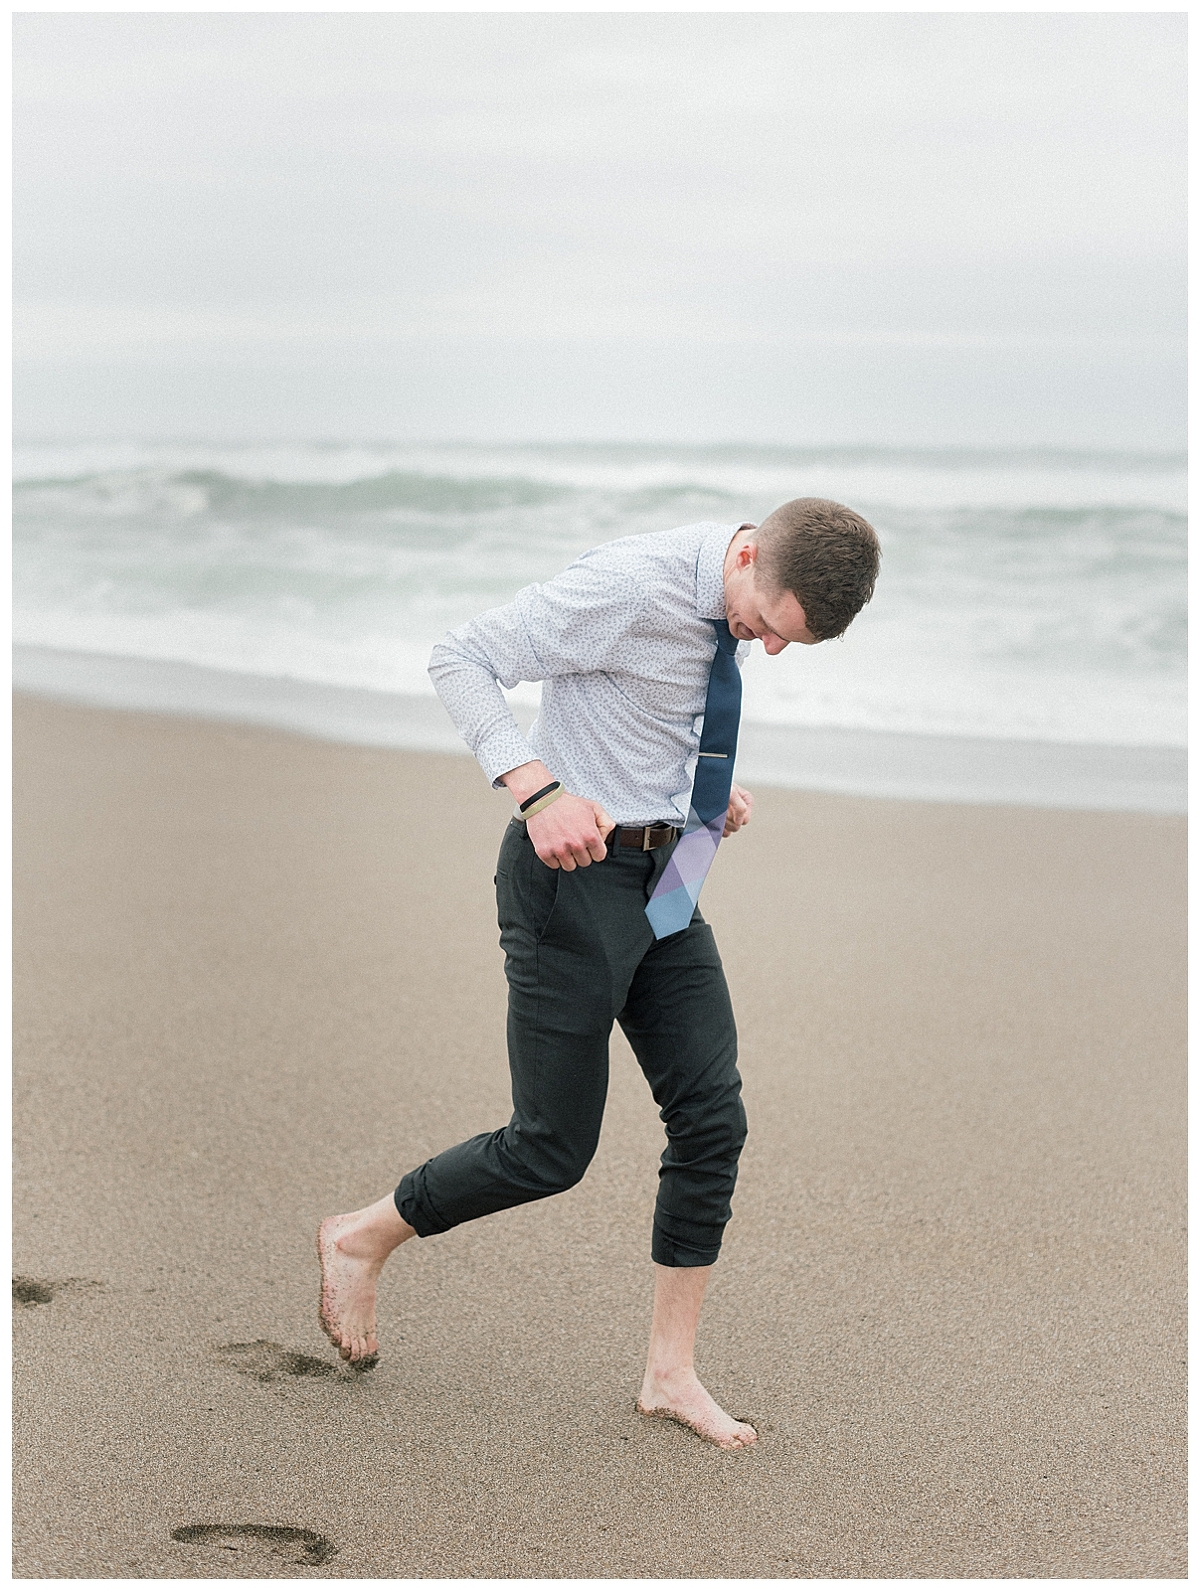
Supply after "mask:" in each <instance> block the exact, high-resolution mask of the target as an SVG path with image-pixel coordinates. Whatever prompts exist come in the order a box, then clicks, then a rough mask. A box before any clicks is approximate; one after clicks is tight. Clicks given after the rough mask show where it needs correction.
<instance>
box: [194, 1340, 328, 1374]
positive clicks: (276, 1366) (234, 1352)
mask: <svg viewBox="0 0 1200 1591" xmlns="http://www.w3.org/2000/svg"><path fill="white" fill-rule="evenodd" d="M216 1352H217V1353H218V1354H219V1355H220V1357H221V1358H222V1359H223V1360H224V1361H225V1362H226V1364H228V1365H230V1366H231V1367H232V1368H233V1369H234V1370H236V1371H237V1372H238V1374H239V1375H243V1376H253V1377H254V1379H255V1380H256V1381H278V1380H279V1379H280V1378H281V1377H283V1376H301V1377H303V1376H316V1377H320V1376H340V1372H341V1366H340V1365H335V1364H330V1362H329V1360H328V1359H317V1358H315V1357H314V1356H313V1355H312V1354H310V1353H298V1352H297V1351H296V1349H295V1348H285V1347H284V1346H283V1345H282V1343H278V1342H268V1341H267V1339H266V1338H265V1337H259V1338H258V1340H257V1341H256V1342H227V1343H225V1344H223V1345H222V1346H221V1347H219V1348H218V1349H217V1350H216ZM342 1379H345V1378H344V1377H342Z"/></svg>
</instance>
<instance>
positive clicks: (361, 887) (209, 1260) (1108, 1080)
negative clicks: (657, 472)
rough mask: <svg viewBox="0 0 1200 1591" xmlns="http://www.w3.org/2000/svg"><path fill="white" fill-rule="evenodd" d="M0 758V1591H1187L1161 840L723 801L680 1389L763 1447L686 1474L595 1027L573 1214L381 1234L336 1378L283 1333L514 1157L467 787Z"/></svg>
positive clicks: (387, 770) (496, 805)
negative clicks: (336, 1243) (417, 1177)
mask: <svg viewBox="0 0 1200 1591" xmlns="http://www.w3.org/2000/svg"><path fill="white" fill-rule="evenodd" d="M16 730H17V796H16V803H17V804H16V813H17V851H16V862H17V937H16V1096H15V1097H16V1107H15V1108H16V1237H15V1250H14V1270H15V1271H16V1272H17V1273H18V1274H19V1275H20V1276H22V1277H24V1278H26V1279H27V1280H26V1282H25V1284H24V1285H23V1293H22V1296H23V1300H24V1301H22V1302H19V1303H17V1304H16V1305H15V1306H14V1312H15V1316H16V1322H15V1324H16V1330H15V1341H16V1360H15V1363H16V1384H15V1385H16V1391H15V1407H16V1432H17V1434H16V1448H15V1478H16V1505H15V1517H14V1533H15V1541H16V1559H15V1564H16V1573H17V1574H18V1575H21V1576H100V1577H114V1576H127V1575H128V1576H164V1577H173V1578H178V1577H201V1578H208V1577H230V1576H247V1577H260V1578H261V1577H267V1576H285V1577H301V1578H305V1577H309V1578H325V1577H335V1578H338V1577H366V1576H381V1577H388V1578H400V1577H407V1576H422V1577H425V1576H428V1577H460V1576H461V1577H466V1576H497V1577H525V1576H528V1577H535V1578H557V1577H564V1576H565V1577H642V1576H644V1577H653V1578H675V1577H717V1576H743V1575H744V1576H762V1577H766V1578H784V1577H820V1576H834V1577H847V1576H864V1577H882V1578H900V1577H912V1576H933V1577H965V1578H985V1577H997V1576H1000V1577H1002V1576H1014V1577H1027V1578H1035V1577H1036V1578H1051V1577H1069V1576H1081V1577H1104V1576H1114V1577H1123V1578H1124V1577H1178V1576H1182V1575H1183V1574H1184V1572H1185V1560H1184V1556H1183V1446H1182V1444H1183V1434H1184V1425H1183V1414H1184V1406H1183V1395H1184V1381H1183V1376H1184V1366H1183V1269H1182V1267H1183V1237H1184V1234H1183V1207H1182V1196H1183V1170H1184V1167H1183V1126H1184V1122H1183V1081H1184V1078H1183V1043H1184V1022H1183V999H1184V959H1183V958H1184V917H1183V905H1184V902H1183V868H1184V825H1183V820H1182V819H1180V818H1175V817H1158V816H1144V815H1139V816H1129V815H1120V814H1111V813H1107V814H1106V813H1072V812H1049V811H1037V810H1022V809H1018V808H1002V807H955V806H945V805H933V804H930V805H922V804H919V803H904V802H888V801H870V800H859V799H855V798H851V797H845V796H816V795H804V794H800V793H796V792H787V791H775V790H763V791H762V792H761V793H760V795H759V805H758V809H757V815H756V818H755V822H754V824H753V826H752V827H751V829H750V830H748V831H747V832H746V833H745V834H744V835H740V836H738V837H737V838H736V839H735V840H732V841H730V842H729V843H728V844H727V846H726V847H724V848H723V850H722V854H721V856H720V858H719V859H718V862H717V865H716V867H715V869H714V872H713V874H712V876H711V877H710V880H709V883H708V885H707V887H706V891H705V897H704V905H705V910H706V914H707V915H708V917H709V919H710V921H712V922H713V924H714V926H715V928H716V932H717V936H718V940H719V942H720V944H721V946H722V950H723V954H724V957H725V962H726V966H727V969H728V972H729V977H730V983H731V987H732V990H733V995H734V1002H735V1005H736V1008H737V1012H738V1019H739V1024H740V1029H741V1035H742V1072H743V1076H744V1078H745V1098H746V1105H747V1111H748V1114H749V1118H750V1129H751V1136H750V1140H749V1143H748V1145H747V1148H746V1151H745V1153H744V1155H743V1158H742V1169H741V1179H740V1182H739V1187H738V1192H737V1196H736V1198H735V1204H734V1216H735V1218H734V1221H733V1222H732V1224H731V1226H730V1227H729V1230H728V1233H727V1237H726V1246H725V1253H724V1256H723V1258H722V1260H721V1262H720V1264H719V1266H718V1268H717V1270H716V1272H715V1273H714V1280H713V1285H712V1288H711V1291H710V1296H709V1301H708V1305H707V1307H706V1312H705V1317H704V1320H703V1322H702V1325H701V1340H700V1343H699V1350H698V1365H699V1368H700V1371H701V1374H702V1376H703V1377H704V1378H705V1380H706V1381H707V1382H708V1384H709V1385H710V1387H711V1388H712V1390H713V1391H714V1392H715V1393H716V1394H717V1396H718V1397H719V1398H720V1399H721V1400H722V1401H724V1402H725V1404H726V1406H727V1407H728V1408H729V1409H730V1410H731V1412H733V1413H734V1414H736V1415H738V1416H739V1417H741V1418H745V1419H749V1420H751V1421H753V1422H754V1423H755V1424H756V1425H758V1427H759V1428H760V1430H761V1432H762V1436H761V1439H760V1441H759V1443H758V1445H757V1447H756V1448H754V1449H752V1450H750V1451H748V1452H741V1453H724V1452H720V1451H718V1450H717V1449H714V1448H712V1447H709V1446H707V1445H705V1444H704V1443H702V1442H701V1441H699V1440H698V1439H697V1438H696V1437H695V1436H693V1435H691V1434H690V1433H689V1432H687V1431H686V1430H683V1429H682V1428H680V1427H679V1426H676V1425H672V1424H670V1423H668V1422H665V1421H649V1420H643V1419H641V1418H640V1417H639V1416H638V1415H637V1414H636V1413H635V1412H634V1408H633V1402H634V1397H635V1395H636V1392H637V1389H638V1384H639V1379H640V1372H641V1368H642V1356H643V1353H644V1346H645V1336H646V1331H647V1326H648V1318H649V1300H650V1289H651V1277H650V1266H649V1260H648V1249H649V1231H650V1218H651V1212H652V1208H653V1201H654V1191H655V1172H656V1166H657V1156H658V1153H659V1150H660V1147H661V1126H660V1124H659V1122H658V1120H657V1116H656V1114H655V1111H654V1107H653V1105H652V1103H651V1100H650V1097H649V1093H648V1091H647V1089H646V1087H645V1084H644V1082H643V1080H642V1078H641V1075H640V1073H639V1072H638V1071H637V1068H636V1066H635V1064H634V1062H633V1059H632V1056H631V1054H630V1053H629V1051H628V1049H627V1047H626V1046H625V1043H624V1040H623V1039H621V1038H620V1037H619V1036H617V1037H616V1038H615V1039H614V1043H613V1075H612V1085H611V1092H610V1102H609V1109H608V1115H607V1118H606V1122H605V1128H604V1132H603V1135H602V1138H601V1142H600V1148H599V1152H598V1154H597V1156H596V1160H595V1163H594V1165H593V1167H592V1169H591V1171H590V1172H589V1174H588V1176H587V1177H586V1178H585V1180H584V1181H583V1183H582V1184H581V1185H580V1186H579V1187H577V1188H575V1189H572V1190H571V1191H570V1192H569V1193H566V1194H564V1195H562V1196H560V1197H559V1198H557V1199H554V1200H550V1201H546V1202H543V1203H541V1204H534V1205H528V1206H525V1207H524V1208H522V1209H520V1210H516V1211H511V1212H508V1213H507V1214H504V1215H500V1216H495V1217H492V1218H490V1219H489V1220H486V1221H481V1222H476V1223H473V1224H471V1225H468V1226H466V1227H462V1228H459V1229H458V1230H456V1231H454V1232H452V1233H448V1234H446V1235H444V1236H442V1237H439V1238H432V1239H429V1240H427V1241H424V1242H416V1241H414V1242H412V1243H410V1244H408V1245H407V1246H406V1247H405V1248H404V1249H403V1250H402V1251H401V1253H400V1254H399V1255H398V1256H397V1257H396V1260H395V1261H394V1263H393V1265H392V1266H391V1267H390V1268H389V1270H388V1272H386V1273H385V1277H384V1282H383V1287H382V1293H381V1301H380V1302H381V1334H382V1348H383V1358H382V1360H381V1363H380V1364H379V1366H378V1368H377V1369H376V1370H374V1371H373V1372H371V1373H370V1374H369V1375H366V1376H356V1375H354V1374H353V1373H351V1372H349V1371H347V1370H345V1369H343V1368H341V1367H340V1366H339V1365H338V1364H337V1362H336V1358H335V1355H334V1353H333V1350H332V1349H331V1348H330V1347H329V1345H328V1343H327V1342H326V1341H325V1339H324V1337H323V1336H322V1334H321V1332H320V1329H319V1327H318V1325H317V1320H316V1263H315V1259H314V1255H313V1232H314V1229H315V1227H316V1225H317V1222H318V1220H319V1219H320V1218H321V1217H322V1216H323V1215H325V1214H328V1213H330V1212H332V1211H335V1210H341V1209H347V1208H351V1207H353V1206H354V1205H356V1204H359V1203H364V1202H367V1201H368V1200H370V1199H374V1198H377V1197H379V1196H380V1195H381V1194H382V1193H384V1192H386V1191H387V1190H388V1188H390V1187H391V1186H392V1185H393V1184H394V1183H395V1181H396V1180H397V1179H398V1177H399V1176H400V1174H401V1173H402V1172H404V1171H405V1170H407V1169H408V1168H409V1167H410V1166H411V1165H413V1164H415V1163H416V1162H418V1161H419V1160H421V1159H423V1158H424V1157H426V1156H427V1155H429V1154H431V1153H434V1152H436V1151H437V1150H438V1149H440V1148H442V1147H444V1146H446V1145H447V1144H450V1143H452V1142H455V1141H456V1140H457V1139H459V1138H462V1137H464V1136H466V1135H467V1134H469V1133H473V1132H477V1131H480V1130H483V1129H485V1128H488V1127H492V1126H498V1125H500V1124H501V1123H502V1122H503V1121H504V1120H505V1119H506V1118H507V1114H508V1101H507V1091H506V1084H507V1075H506V1068H505V1061H504V1050H503V1018H504V977H503V970H502V965H501V957H500V953H499V950H498V948H497V944H496V928H495V922H494V916H493V910H494V907H493V900H492V892H491V880H492V873H493V871H494V865H493V864H494V856H495V851H496V847H497V844H498V841H499V837H500V834H501V831H502V829H503V826H504V824H505V822H506V821H507V817H508V801H507V798H505V797H504V796H501V795H497V794H495V793H493V792H491V791H490V790H489V789H488V787H487V784H486V782H485V781H484V779H483V777H482V776H481V775H480V774H479V773H478V771H477V770H476V769H475V768H474V766H473V765H472V764H471V763H469V762H467V761H464V760H463V759H461V758H455V757H449V756H438V755H432V754H420V753H413V752H398V751H386V750H371V749H358V748H350V747H341V746H335V745H328V744H322V743H319V742H316V741H307V740H304V739H301V738H299V737H291V736H288V735H286V734H282V733H274V732H271V731H268V730H260V729H251V728H240V727H231V726H224V725H214V724H203V723H197V722H192V721H188V720H184V719H173V718H167V717H155V716H153V715H148V714H145V715H143V714H133V713H130V714H123V713H113V712H108V711H103V710H99V709H93V708H78V707H66V706H61V705H53V704H50V703H47V702H41V701H36V700H34V699H32V698H25V697H18V698H17V701H16ZM247 1526H249V1527H254V1528H253V1529H251V1530H250V1531H248V1532H247V1531H244V1530H243V1531H242V1532H241V1533H237V1532H236V1531H234V1532H231V1529H230V1527H247ZM172 1532H179V1533H180V1536H179V1539H173V1537H172Z"/></svg>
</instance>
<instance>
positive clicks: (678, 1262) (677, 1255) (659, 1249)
mask: <svg viewBox="0 0 1200 1591" xmlns="http://www.w3.org/2000/svg"><path fill="white" fill-rule="evenodd" d="M405 1219H406V1220H407V1217H405ZM411 1224H412V1223H411V1222H409V1225H411ZM720 1252H721V1245H720V1243H717V1244H716V1245H715V1246H714V1245H708V1246H705V1247H703V1248H698V1247H697V1246H696V1245H695V1244H694V1243H681V1242H680V1241H679V1240H678V1238H673V1237H668V1236H667V1234H666V1233H665V1232H663V1231H661V1230H660V1229H659V1228H658V1227H657V1226H656V1227H655V1228H654V1236H653V1238H652V1240H651V1243H650V1258H651V1259H652V1260H653V1261H654V1263H655V1264H656V1265H669V1266H671V1268H672V1269H674V1270H686V1269H689V1268H690V1267H693V1266H696V1265H715V1264H716V1262H717V1256H718V1255H719V1254H720Z"/></svg>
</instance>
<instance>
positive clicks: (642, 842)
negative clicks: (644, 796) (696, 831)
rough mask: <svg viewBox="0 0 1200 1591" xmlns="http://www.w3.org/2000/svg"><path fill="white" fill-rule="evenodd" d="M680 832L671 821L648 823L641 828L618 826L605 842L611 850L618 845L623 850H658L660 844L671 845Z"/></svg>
mask: <svg viewBox="0 0 1200 1591" xmlns="http://www.w3.org/2000/svg"><path fill="white" fill-rule="evenodd" d="M678 833H679V830H678V829H676V828H673V827H672V826H671V824H669V823H648V824H646V825H645V827H644V828H640V829H630V828H622V827H618V828H615V829H613V831H612V833H611V834H610V835H609V836H608V839H607V840H606V841H605V844H606V845H607V846H608V848H609V850H610V851H611V850H614V849H615V848H616V847H617V846H618V845H619V846H620V847H621V849H622V850H623V851H626V850H634V851H657V850H658V848H659V846H660V845H670V843H671V841H672V840H673V839H674V838H675V836H676V835H677V834H678Z"/></svg>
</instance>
